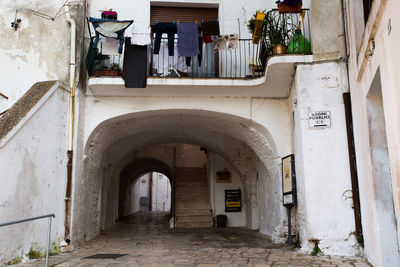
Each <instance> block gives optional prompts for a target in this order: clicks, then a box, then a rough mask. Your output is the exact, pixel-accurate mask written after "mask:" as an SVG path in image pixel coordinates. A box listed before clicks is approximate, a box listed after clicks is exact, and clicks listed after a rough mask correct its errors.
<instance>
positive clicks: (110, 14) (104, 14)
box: [101, 8, 118, 20]
mask: <svg viewBox="0 0 400 267" xmlns="http://www.w3.org/2000/svg"><path fill="white" fill-rule="evenodd" d="M117 17H118V14H117V12H115V11H113V10H112V8H110V9H109V10H102V11H101V18H102V19H112V20H116V19H117Z"/></svg>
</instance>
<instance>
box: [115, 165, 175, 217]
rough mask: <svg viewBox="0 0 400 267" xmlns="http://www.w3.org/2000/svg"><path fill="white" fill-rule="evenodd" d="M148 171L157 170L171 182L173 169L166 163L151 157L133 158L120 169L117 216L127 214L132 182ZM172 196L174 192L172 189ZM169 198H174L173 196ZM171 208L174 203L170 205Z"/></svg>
mask: <svg viewBox="0 0 400 267" xmlns="http://www.w3.org/2000/svg"><path fill="white" fill-rule="evenodd" d="M148 172H159V173H162V174H164V175H165V176H167V177H168V179H169V180H170V182H171V184H172V183H173V181H172V179H173V170H172V169H171V167H170V166H168V165H167V164H166V163H164V162H162V161H160V160H158V159H152V158H143V159H138V160H134V161H132V162H130V163H128V165H126V167H125V168H124V169H123V170H122V171H121V175H120V180H119V202H118V217H123V216H126V215H129V205H128V204H127V203H129V198H130V189H131V186H132V184H135V183H136V181H137V180H138V179H139V178H140V176H142V175H143V174H146V173H148ZM171 193H172V196H173V194H174V192H173V191H172V192H171ZM171 199H174V198H173V197H172V198H171ZM171 207H172V208H173V207H174V205H171Z"/></svg>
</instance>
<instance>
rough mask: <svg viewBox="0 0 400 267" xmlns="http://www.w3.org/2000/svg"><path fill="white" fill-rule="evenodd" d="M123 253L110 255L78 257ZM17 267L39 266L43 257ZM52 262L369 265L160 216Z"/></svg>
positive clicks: (87, 266)
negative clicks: (177, 224)
mask: <svg viewBox="0 0 400 267" xmlns="http://www.w3.org/2000/svg"><path fill="white" fill-rule="evenodd" d="M95 254H125V255H109V256H119V257H116V258H114V259H84V258H85V257H88V256H91V255H95ZM18 266H19V267H28V266H44V261H43V260H38V261H33V262H29V263H24V264H19V265H18ZM50 266H57V267H75V266H77V267H92V266H93V267H94V266H104V267H122V266H127V267H134V266H160V267H161V266H166V267H167V266H182V267H183V266H196V267H206V266H208V267H213V266H321V267H328V266H357V267H362V266H371V265H369V264H368V263H367V262H365V261H363V260H362V259H360V258H357V257H339V256H318V257H312V256H309V255H304V254H300V253H299V252H297V249H295V248H294V247H291V246H286V245H276V244H272V243H271V242H270V241H269V240H268V239H267V238H266V237H265V236H263V235H262V234H260V233H257V232H254V231H251V230H248V229H242V228H212V229H169V228H168V218H167V217H165V216H160V215H159V216H151V215H150V214H142V216H136V217H130V218H128V219H126V220H124V221H123V222H121V223H119V224H116V225H115V226H114V227H113V228H112V229H110V230H107V231H104V232H103V233H102V234H101V235H100V236H99V237H98V238H96V239H93V240H91V241H89V242H87V243H85V245H84V246H83V247H82V248H80V249H77V250H75V251H73V252H71V253H62V254H60V255H57V256H53V257H51V258H50Z"/></svg>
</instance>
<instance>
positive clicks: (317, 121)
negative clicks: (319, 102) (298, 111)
mask: <svg viewBox="0 0 400 267" xmlns="http://www.w3.org/2000/svg"><path fill="white" fill-rule="evenodd" d="M327 127H331V112H330V111H313V112H309V113H308V128H310V129H315V128H327Z"/></svg>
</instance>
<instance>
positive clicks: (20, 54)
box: [0, 0, 83, 107]
mask: <svg viewBox="0 0 400 267" xmlns="http://www.w3.org/2000/svg"><path fill="white" fill-rule="evenodd" d="M63 3H64V1H60V0H50V1H28V0H20V1H12V0H3V1H1V2H0V36H1V42H0V58H1V59H2V64H1V65H0V79H1V81H2V86H1V89H0V92H2V93H3V94H5V95H7V96H8V97H9V99H8V103H7V106H8V107H10V106H11V105H12V104H14V103H15V102H16V101H17V100H18V99H19V97H21V96H22V95H23V94H24V93H25V92H26V91H27V90H28V89H29V88H30V87H31V86H32V85H33V84H34V83H35V82H37V81H46V80H59V81H64V82H67V81H68V77H69V76H68V75H69V56H70V26H69V24H68V23H67V21H66V19H65V15H63V16H61V17H59V18H57V19H55V20H54V21H52V20H48V19H44V18H41V17H38V16H35V15H33V14H32V13H28V12H26V11H20V12H18V15H17V19H21V20H22V21H21V23H20V27H19V28H18V29H17V30H16V31H15V30H14V29H13V28H11V22H13V21H14V17H15V11H16V9H24V8H25V9H32V10H35V11H39V12H41V13H44V14H48V15H50V16H54V15H55V14H56V13H57V11H58V10H59V9H60V7H61V6H62V4H63ZM63 12H64V9H62V10H61V12H60V13H63ZM71 12H72V14H73V16H74V18H75V17H76V18H79V19H78V20H77V25H78V30H77V43H78V45H77V49H79V43H80V40H81V37H82V34H80V33H81V30H82V26H83V23H82V22H83V19H82V17H83V16H82V12H83V8H82V4H81V3H80V4H79V3H75V4H74V5H71ZM77 55H78V58H77V59H78V61H77V62H79V58H80V53H77ZM78 69H79V64H78Z"/></svg>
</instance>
